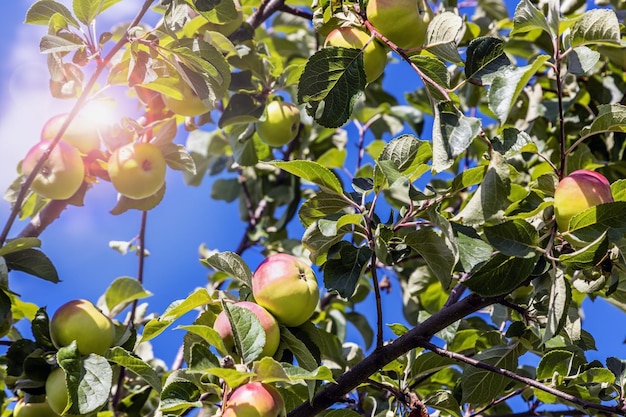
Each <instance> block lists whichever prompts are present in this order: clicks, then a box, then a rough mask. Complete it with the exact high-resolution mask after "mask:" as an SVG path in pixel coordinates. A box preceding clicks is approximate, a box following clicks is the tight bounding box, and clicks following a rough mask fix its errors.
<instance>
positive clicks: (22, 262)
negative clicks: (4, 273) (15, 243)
mask: <svg viewBox="0 0 626 417" xmlns="http://www.w3.org/2000/svg"><path fill="white" fill-rule="evenodd" d="M4 259H5V261H6V263H7V267H9V269H13V270H16V271H22V272H26V273H27V274H30V275H34V276H36V277H38V278H41V279H44V280H46V281H50V282H54V283H57V282H60V280H59V275H58V274H57V270H56V268H55V267H54V265H53V264H52V261H50V259H49V258H48V257H47V256H46V255H44V253H43V252H41V251H40V250H37V249H24V250H21V251H19V252H12V253H8V254H6V255H5V256H4Z"/></svg>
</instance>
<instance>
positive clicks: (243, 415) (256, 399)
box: [222, 382, 287, 417]
mask: <svg viewBox="0 0 626 417" xmlns="http://www.w3.org/2000/svg"><path fill="white" fill-rule="evenodd" d="M286 415H287V412H286V411H285V401H284V400H283V397H282V396H281V395H280V393H279V392H278V391H277V390H276V388H274V387H273V386H271V385H268V384H263V383H261V382H249V383H247V384H244V385H241V386H240V387H238V388H237V389H235V390H234V391H233V392H232V394H231V395H230V397H229V398H228V401H227V402H226V407H225V408H224V413H223V414H222V417H284V416H286Z"/></svg>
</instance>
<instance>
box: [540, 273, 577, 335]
mask: <svg viewBox="0 0 626 417" xmlns="http://www.w3.org/2000/svg"><path fill="white" fill-rule="evenodd" d="M550 276H551V278H552V285H551V286H550V300H549V304H548V317H547V318H548V320H547V323H546V329H545V332H544V334H543V338H542V343H546V342H547V341H549V340H550V339H552V338H553V337H554V336H556V335H557V334H559V332H560V331H561V329H562V328H563V325H564V324H565V319H566V317H567V308H568V306H569V303H570V301H571V299H572V290H571V289H570V286H569V284H568V282H567V280H566V279H565V274H564V273H563V271H561V270H560V269H552V270H551V271H550Z"/></svg>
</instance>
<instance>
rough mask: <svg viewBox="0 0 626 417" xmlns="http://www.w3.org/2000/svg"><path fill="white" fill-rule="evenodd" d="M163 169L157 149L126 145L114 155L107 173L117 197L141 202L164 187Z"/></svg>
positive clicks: (148, 144)
mask: <svg viewBox="0 0 626 417" xmlns="http://www.w3.org/2000/svg"><path fill="white" fill-rule="evenodd" d="M166 167H167V163H166V162H165V157H164V156H163V153H162V152H161V150H160V149H159V148H158V147H157V146H155V145H153V144H151V143H146V142H141V143H129V144H128V145H124V146H122V147H120V148H118V149H116V150H115V152H113V154H112V155H111V157H110V158H109V163H108V172H109V177H110V178H111V182H112V183H113V186H114V187H115V189H116V190H117V191H118V192H119V193H120V194H122V195H123V196H126V197H128V198H132V199H135V200H140V199H142V198H146V197H149V196H151V195H153V194H154V193H156V192H157V191H159V189H160V188H161V187H162V186H163V184H164V183H165V171H166Z"/></svg>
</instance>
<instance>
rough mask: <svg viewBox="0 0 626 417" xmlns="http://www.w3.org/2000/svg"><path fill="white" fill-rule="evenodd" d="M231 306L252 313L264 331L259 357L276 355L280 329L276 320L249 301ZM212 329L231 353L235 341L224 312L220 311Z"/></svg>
mask: <svg viewBox="0 0 626 417" xmlns="http://www.w3.org/2000/svg"><path fill="white" fill-rule="evenodd" d="M233 305H235V306H237V307H243V308H246V309H248V310H250V311H252V312H253V313H254V315H255V316H256V317H257V318H258V319H259V321H260V322H261V325H262V326H263V330H265V346H264V347H263V351H262V352H261V357H263V356H272V355H274V353H276V349H278V344H279V343H280V328H279V327H278V323H276V319H274V316H272V315H271V314H270V313H269V312H268V311H267V310H266V309H264V308H263V307H261V306H260V305H258V304H256V303H253V302H250V301H240V302H238V303H235V304H233ZM213 328H214V329H215V330H216V331H217V332H218V333H219V334H220V336H221V337H222V339H223V341H224V345H225V346H226V349H228V351H229V352H233V349H234V347H235V341H234V339H233V329H232V328H231V326H230V322H229V321H228V316H226V312H224V311H222V312H221V313H220V314H218V316H217V318H216V319H215V324H214V325H213Z"/></svg>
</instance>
